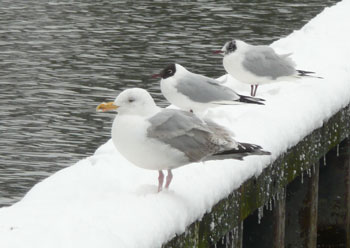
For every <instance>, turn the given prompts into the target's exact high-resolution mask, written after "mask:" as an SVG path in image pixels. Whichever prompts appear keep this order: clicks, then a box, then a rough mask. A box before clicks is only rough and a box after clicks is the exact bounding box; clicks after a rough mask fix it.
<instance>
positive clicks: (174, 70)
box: [152, 64, 187, 79]
mask: <svg viewBox="0 0 350 248" xmlns="http://www.w3.org/2000/svg"><path fill="white" fill-rule="evenodd" d="M186 72H187V70H186V68H185V67H183V66H182V65H180V64H170V65H168V66H167V67H165V68H164V69H163V70H162V71H161V72H160V73H159V74H154V75H153V76H152V77H153V78H157V77H161V78H162V79H167V78H171V77H175V78H176V77H177V76H178V75H180V74H183V73H186Z"/></svg>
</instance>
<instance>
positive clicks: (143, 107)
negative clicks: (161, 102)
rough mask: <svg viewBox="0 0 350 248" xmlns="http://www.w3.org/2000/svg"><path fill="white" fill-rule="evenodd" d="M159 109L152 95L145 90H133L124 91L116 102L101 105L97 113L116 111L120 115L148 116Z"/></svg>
mask: <svg viewBox="0 0 350 248" xmlns="http://www.w3.org/2000/svg"><path fill="white" fill-rule="evenodd" d="M156 109H158V107H157V105H156V104H155V102H154V100H153V98H152V97H151V95H150V94H149V93H148V92H147V91H146V90H144V89H140V88H131V89H126V90H124V91H122V92H121V93H120V94H119V95H118V96H117V98H116V99H115V101H114V102H108V103H101V104H100V105H98V106H97V108H96V110H97V111H103V112H104V111H110V110H116V111H117V112H118V113H119V114H130V115H132V114H134V115H147V114H149V113H150V112H154V111H155V110H156Z"/></svg>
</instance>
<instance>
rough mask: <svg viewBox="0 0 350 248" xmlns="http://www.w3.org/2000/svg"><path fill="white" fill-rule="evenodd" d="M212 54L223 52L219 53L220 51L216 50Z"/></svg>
mask: <svg viewBox="0 0 350 248" xmlns="http://www.w3.org/2000/svg"><path fill="white" fill-rule="evenodd" d="M213 53H214V54H218V53H223V51H221V50H216V51H214V52H213Z"/></svg>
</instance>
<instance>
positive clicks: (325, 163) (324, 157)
mask: <svg viewBox="0 0 350 248" xmlns="http://www.w3.org/2000/svg"><path fill="white" fill-rule="evenodd" d="M323 165H324V166H326V165H327V161H326V155H323Z"/></svg>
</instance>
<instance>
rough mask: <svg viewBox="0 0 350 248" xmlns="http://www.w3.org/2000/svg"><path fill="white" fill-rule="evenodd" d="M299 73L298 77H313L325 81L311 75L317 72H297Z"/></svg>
mask: <svg viewBox="0 0 350 248" xmlns="http://www.w3.org/2000/svg"><path fill="white" fill-rule="evenodd" d="M297 72H298V76H301V77H313V78H319V79H323V77H319V76H314V75H310V74H315V72H313V71H304V70H297Z"/></svg>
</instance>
